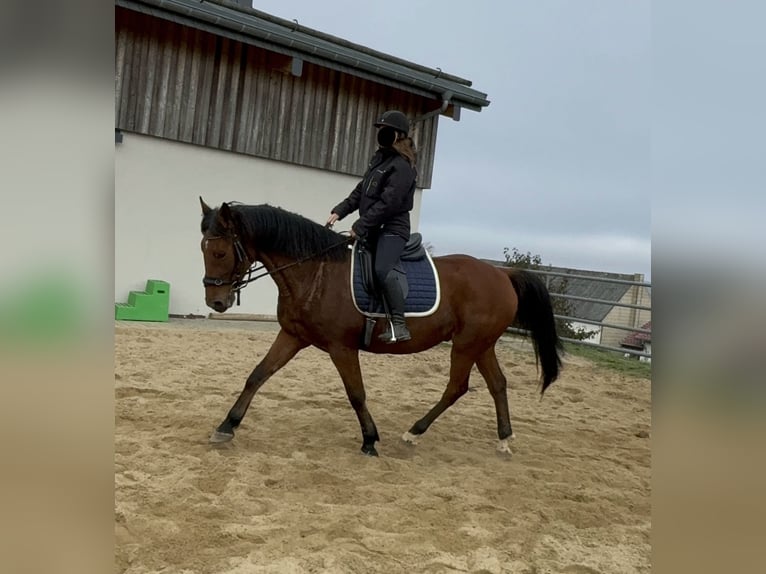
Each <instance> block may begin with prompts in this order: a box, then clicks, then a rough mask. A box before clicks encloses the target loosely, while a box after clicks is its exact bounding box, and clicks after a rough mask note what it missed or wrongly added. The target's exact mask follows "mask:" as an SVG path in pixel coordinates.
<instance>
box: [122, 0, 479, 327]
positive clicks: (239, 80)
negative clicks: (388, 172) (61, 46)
mask: <svg viewBox="0 0 766 574" xmlns="http://www.w3.org/2000/svg"><path fill="white" fill-rule="evenodd" d="M115 5H116V6H115V23H116V30H115V38H116V49H115V69H116V77H115V81H116V85H115V88H116V89H115V127H116V130H115V146H116V149H115V246H114V247H115V263H116V264H115V301H118V302H119V301H125V300H126V299H127V296H128V293H129V291H131V290H140V289H143V288H144V285H145V283H146V280H147V279H160V280H164V281H167V282H168V283H170V285H171V299H170V313H171V314H176V315H188V314H201V315H206V314H207V313H208V312H209V310H208V309H207V308H206V307H205V302H204V291H203V288H202V281H201V279H202V276H203V274H204V269H203V264H202V255H201V253H200V249H199V240H200V234H199V222H200V215H201V213H200V206H199V199H198V197H199V196H202V197H203V198H204V199H205V200H206V202H207V203H208V204H210V205H214V206H215V205H219V204H220V203H221V202H223V201H240V202H242V203H250V204H258V203H269V204H271V205H277V206H280V207H283V208H285V209H288V210H290V211H295V212H298V213H301V214H303V215H305V216H306V217H308V218H310V219H313V220H314V221H317V222H321V223H324V221H325V220H326V218H327V216H328V214H329V210H330V208H331V207H332V206H333V205H335V204H336V203H338V202H339V201H340V200H341V199H343V198H344V197H345V196H346V195H347V194H348V193H349V192H350V191H351V190H352V189H353V187H354V186H355V185H356V183H357V182H358V180H359V178H360V177H361V176H362V175H363V173H364V170H365V167H366V164H367V161H368V159H369V157H370V156H371V155H372V153H373V151H374V145H375V144H374V141H375V137H374V127H373V126H372V123H373V121H374V119H375V118H376V116H377V115H378V114H380V113H381V112H382V111H384V110H386V109H392V108H396V109H400V110H402V111H404V112H405V113H406V114H407V115H408V116H409V117H410V118H411V119H414V120H415V125H414V130H413V134H412V135H413V138H414V140H415V144H416V146H417V149H418V154H419V158H418V171H419V176H418V184H417V185H418V188H417V191H416V199H415V209H414V210H413V213H412V222H413V230H417V227H418V221H419V213H420V201H421V197H422V192H423V190H424V189H429V188H430V186H431V176H432V171H433V165H434V154H435V146H436V138H437V128H438V122H439V118H440V117H445V118H449V119H451V120H459V119H460V115H461V113H462V111H463V110H468V111H481V110H482V109H483V108H484V107H486V106H488V105H489V101H488V99H487V95H486V94H484V93H481V92H479V91H477V90H475V89H473V88H472V87H471V82H470V81H469V80H466V79H463V78H460V77H457V76H453V75H451V74H448V73H445V72H442V71H441V70H438V69H431V68H427V67H424V66H421V65H418V64H415V63H412V62H408V61H405V60H402V59H399V58H396V57H393V56H390V55H387V54H384V53H381V52H377V51H374V50H371V49H369V48H366V47H364V46H360V45H357V44H353V43H351V42H348V41H346V40H343V39H341V38H337V37H334V36H331V35H328V34H325V33H322V32H319V31H316V30H312V29H309V28H307V27H305V26H302V25H300V24H298V23H297V22H294V21H292V22H291V21H286V20H283V19H280V18H276V17H273V16H271V15H268V14H265V13H263V12H260V11H256V10H253V9H252V8H251V7H250V3H249V2H247V1H244V2H231V1H224V0H217V1H211V0H202V1H200V0H116V2H115ZM352 222H353V217H349V218H347V219H346V220H344V221H343V222H341V224H339V226H338V229H339V230H343V229H348V228H349V227H350V224H351V223H352ZM276 301H277V291H276V288H275V287H274V284H273V282H271V281H269V280H268V279H265V280H262V281H258V282H256V283H255V284H253V285H251V286H249V287H248V288H247V290H246V291H245V292H244V293H243V297H242V302H241V306H240V307H238V308H236V307H235V309H233V311H236V312H239V313H252V314H261V315H273V314H275V313H276Z"/></svg>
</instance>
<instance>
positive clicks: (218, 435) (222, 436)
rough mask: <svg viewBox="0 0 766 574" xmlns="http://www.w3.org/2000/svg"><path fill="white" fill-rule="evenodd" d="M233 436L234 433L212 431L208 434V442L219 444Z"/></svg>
mask: <svg viewBox="0 0 766 574" xmlns="http://www.w3.org/2000/svg"><path fill="white" fill-rule="evenodd" d="M233 438H234V433H226V432H221V431H214V432H213V434H211V435H210V442H211V443H212V444H221V443H222V442H229V441H230V440H231V439H233Z"/></svg>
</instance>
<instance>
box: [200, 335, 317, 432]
mask: <svg viewBox="0 0 766 574" xmlns="http://www.w3.org/2000/svg"><path fill="white" fill-rule="evenodd" d="M307 346H308V345H307V344H306V343H304V342H303V341H301V340H300V339H298V338H296V337H293V336H292V335H289V334H288V333H286V332H285V331H280V332H279V334H278V335H277V338H276V339H275V340H274V342H273V343H272V344H271V348H270V349H269V352H268V353H266V356H265V357H264V358H263V360H262V361H261V362H260V363H258V366H257V367H255V369H253V372H252V373H250V376H249V377H247V381H246V382H245V388H244V389H243V390H242V393H241V394H240V395H239V398H238V399H237V401H236V402H235V403H234V406H233V407H231V410H229V414H228V415H226V419H224V421H223V422H222V423H221V424H220V425H219V426H218V428H217V429H216V430H215V432H213V434H212V435H211V436H210V442H213V443H219V442H226V441H230V440H231V439H233V438H234V429H235V428H237V427H238V426H239V423H240V422H242V419H243V418H244V416H245V412H247V408H248V407H249V406H250V402H251V401H252V400H253V397H254V396H255V392H256V391H257V390H258V389H260V388H261V386H262V385H263V383H265V382H266V381H267V380H269V377H271V375H273V374H274V373H276V372H277V371H278V370H279V369H281V368H282V367H284V366H285V365H286V364H287V363H288V362H289V361H290V359H292V358H293V357H294V356H295V355H296V354H297V353H298V351H300V350H301V349H303V348H305V347H307Z"/></svg>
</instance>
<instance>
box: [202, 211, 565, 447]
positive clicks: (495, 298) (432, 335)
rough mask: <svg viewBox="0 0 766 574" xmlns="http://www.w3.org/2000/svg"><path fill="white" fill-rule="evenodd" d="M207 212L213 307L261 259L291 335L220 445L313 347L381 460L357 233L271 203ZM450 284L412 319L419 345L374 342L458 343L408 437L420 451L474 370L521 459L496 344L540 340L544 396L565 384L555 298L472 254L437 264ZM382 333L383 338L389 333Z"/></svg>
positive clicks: (224, 429) (226, 300) (222, 307)
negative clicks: (445, 378) (510, 335)
mask: <svg viewBox="0 0 766 574" xmlns="http://www.w3.org/2000/svg"><path fill="white" fill-rule="evenodd" d="M200 202H201V204H202V216H203V217H202V225H201V229H202V245H201V247H202V254H203V257H204V262H205V278H204V280H203V282H204V285H205V302H206V303H207V305H208V306H209V307H211V308H212V309H214V310H215V311H217V312H219V313H223V312H224V311H226V310H227V309H228V308H229V307H231V305H232V304H233V303H234V299H235V296H239V290H240V289H241V288H242V287H243V286H244V285H245V284H246V283H247V282H248V280H247V279H244V277H245V276H246V275H248V276H249V272H250V271H251V268H252V265H253V264H254V263H255V262H259V263H261V264H262V268H263V269H265V273H264V275H265V274H268V275H270V276H271V277H272V279H273V280H274V282H275V283H276V285H277V287H278V289H279V299H278V308H277V318H278V320H279V324H280V326H281V330H280V331H279V334H278V335H277V338H276V340H275V341H274V343H273V344H272V345H271V348H270V349H269V351H268V353H267V354H266V356H265V357H264V358H263V360H261V362H260V363H259V364H258V365H257V366H256V367H255V369H254V370H253V372H252V373H251V374H250V376H249V377H248V378H247V381H246V383H245V388H244V390H243V391H242V393H241V394H240V396H239V398H238V399H237V400H236V402H235V403H234V405H233V406H232V407H231V410H229V413H228V414H227V416H226V419H225V420H224V421H223V422H222V423H221V424H220V425H219V426H218V428H217V429H216V430H215V432H214V433H213V434H212V436H211V437H210V441H211V442H214V443H218V442H225V441H228V440H231V439H232V438H234V429H235V428H237V426H238V425H239V424H240V422H241V421H242V418H243V417H244V416H245V412H246V411H247V409H248V407H249V406H250V402H251V401H252V400H253V396H254V395H255V393H256V391H257V390H258V389H259V388H260V387H261V385H263V384H264V383H265V382H266V381H267V380H268V379H269V377H270V376H271V375H273V374H274V373H275V372H276V371H277V370H279V369H280V368H281V367H283V366H284V365H285V364H286V363H287V362H288V361H290V359H292V358H293V357H294V356H295V355H296V354H297V353H298V352H299V351H300V350H301V349H303V348H305V347H308V346H309V345H313V346H315V347H317V348H319V349H321V350H323V351H325V352H327V353H328V354H329V355H330V359H331V360H332V361H333V363H334V364H335V367H336V368H337V369H338V372H339V373H340V377H341V379H342V380H343V384H344V386H345V388H346V393H347V394H348V398H349V401H350V402H351V406H352V407H353V408H354V411H355V412H356V416H357V417H358V419H359V424H360V425H361V428H362V439H363V440H362V452H364V453H365V454H368V455H375V456H377V451H376V450H375V442H376V441H378V440H380V439H379V437H378V431H377V428H376V427H375V422H374V421H373V419H372V415H371V414H370V411H369V410H368V408H367V402H366V398H365V389H364V384H363V382H362V372H361V369H360V366H359V350H360V346H361V333H362V332H363V330H364V326H365V317H364V316H363V315H362V314H360V313H359V311H357V309H356V308H355V306H354V304H353V301H352V298H351V287H350V282H349V276H350V265H351V255H350V253H351V250H350V249H349V242H350V239H349V237H348V236H345V235H342V234H339V233H336V232H334V231H332V230H330V229H327V228H325V227H323V226H321V225H319V224H318V223H315V222H313V221H310V220H308V219H306V218H304V217H302V216H300V215H297V214H294V213H290V212H288V211H285V210H283V209H280V208H277V207H272V206H268V205H257V206H248V205H241V204H228V203H223V204H222V205H221V206H220V208H217V209H212V208H210V207H208V206H207V205H206V204H205V202H204V201H203V200H202V198H200ZM434 264H435V266H436V268H437V270H438V273H439V277H440V282H441V299H440V303H439V307H438V309H437V310H436V311H435V312H434V313H432V314H431V315H428V316H425V317H416V318H409V319H408V326H409V329H410V331H411V333H412V339H410V340H408V341H403V342H401V341H400V342H396V343H393V344H387V343H383V342H380V341H378V339H377V336H373V337H372V341H373V342H372V344H371V345H370V347H369V348H367V349H365V350H368V351H370V352H372V353H391V354H407V353H418V352H420V351H424V350H426V349H429V348H431V347H433V346H435V345H437V344H438V343H441V342H443V341H452V351H451V364H450V373H449V382H448V384H447V388H446V390H445V391H444V394H443V395H442V397H441V398H440V399H439V401H438V402H437V403H436V405H435V406H434V407H433V408H432V409H431V410H430V411H429V412H428V413H427V414H426V415H425V416H424V417H423V418H421V419H420V420H418V421H417V422H416V423H415V424H414V425H412V428H410V430H409V431H408V432H406V433H405V434H404V436H403V437H402V438H403V439H404V440H405V441H407V442H410V443H415V439H416V438H417V437H418V435H421V434H423V433H424V432H425V431H426V430H427V429H428V427H429V426H430V425H431V424H432V423H433V422H434V421H435V420H436V418H437V417H438V416H439V415H441V414H442V413H443V412H444V411H445V410H446V409H447V408H448V407H449V406H450V405H452V404H453V403H454V402H455V401H456V400H457V399H458V398H460V397H461V396H462V395H463V394H464V393H465V392H466V391H467V390H468V377H469V375H470V372H471V369H472V367H473V365H476V366H477V367H478V369H479V372H480V373H481V374H482V376H483V377H484V379H485V380H486V382H487V387H488V388H489V392H490V393H491V395H492V399H493V400H494V403H495V410H496V413H497V433H498V437H499V443H498V450H499V451H501V452H505V453H508V454H510V452H511V451H510V448H509V446H508V439H509V438H513V436H514V435H513V431H512V430H511V420H510V415H509V412H508V399H507V396H506V379H505V376H504V375H503V372H502V370H501V369H500V365H499V364H498V361H497V357H496V356H495V343H496V342H497V340H498V339H499V338H500V336H501V335H502V334H503V333H504V332H505V330H506V328H507V327H508V326H510V325H511V324H512V323H514V322H515V324H516V325H518V326H520V327H522V328H523V329H526V330H528V331H529V333H530V334H531V337H532V341H533V343H534V348H535V355H536V358H537V360H538V363H539V365H540V367H541V370H542V373H541V376H540V379H541V383H542V391H541V393H544V392H545V389H546V388H547V387H548V386H549V385H550V384H551V383H553V381H555V380H556V378H557V377H558V374H559V369H560V367H561V359H560V356H559V353H560V351H561V343H560V341H559V338H558V335H557V333H556V326H555V321H554V317H553V309H552V307H551V302H550V297H549V294H548V291H547V289H546V287H545V285H544V283H543V282H542V281H541V280H540V279H539V278H538V277H536V276H535V275H534V274H532V273H530V272H528V271H523V270H517V269H511V268H497V267H494V266H492V265H489V264H487V263H484V262H482V261H479V260H478V259H475V258H473V257H469V256H466V255H448V256H444V257H435V258H434ZM380 323H381V325H378V326H377V327H376V328H375V333H374V335H377V334H378V332H380V331H382V328H383V325H382V323H383V321H380Z"/></svg>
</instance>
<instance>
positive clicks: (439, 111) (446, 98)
mask: <svg viewBox="0 0 766 574" xmlns="http://www.w3.org/2000/svg"><path fill="white" fill-rule="evenodd" d="M453 95H454V94H453V93H452V92H450V91H449V90H447V91H446V92H444V93H443V94H442V103H441V106H439V107H438V108H436V109H435V110H431V111H430V112H426V113H425V114H423V115H422V116H418V117H416V118H415V119H413V120H412V124H413V125H414V124H419V123H420V122H422V121H424V120H427V119H428V118H430V117H431V116H435V115H436V114H442V113H444V112H445V111H447V107H448V106H449V101H450V99H452V96H453Z"/></svg>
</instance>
